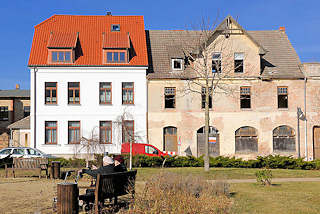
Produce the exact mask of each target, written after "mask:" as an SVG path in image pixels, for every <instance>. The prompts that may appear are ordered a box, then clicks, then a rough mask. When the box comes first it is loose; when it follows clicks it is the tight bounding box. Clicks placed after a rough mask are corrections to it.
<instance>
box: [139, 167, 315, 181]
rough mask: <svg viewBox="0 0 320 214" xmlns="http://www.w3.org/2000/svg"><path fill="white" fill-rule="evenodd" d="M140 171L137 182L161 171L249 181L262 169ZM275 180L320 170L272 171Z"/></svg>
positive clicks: (168, 169)
mask: <svg viewBox="0 0 320 214" xmlns="http://www.w3.org/2000/svg"><path fill="white" fill-rule="evenodd" d="M136 169H137V170H138V176H137V180H145V179H147V178H148V177H150V176H151V175H153V174H156V173H159V172H161V171H166V172H175V173H179V174H182V175H190V174H191V175H200V176H203V177H204V178H206V179H209V180H210V179H248V178H253V179H254V178H256V176H255V172H256V171H258V170H260V169H244V168H210V171H209V172H204V170H203V168H202V167H193V168H192V167H185V168H164V169H162V168H136ZM272 176H273V178H303V177H310V178H311V177H320V170H291V169H272Z"/></svg>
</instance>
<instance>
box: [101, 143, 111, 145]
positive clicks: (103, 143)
mask: <svg viewBox="0 0 320 214" xmlns="http://www.w3.org/2000/svg"><path fill="white" fill-rule="evenodd" d="M100 145H112V143H100Z"/></svg>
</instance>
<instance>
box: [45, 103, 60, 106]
mask: <svg viewBox="0 0 320 214" xmlns="http://www.w3.org/2000/svg"><path fill="white" fill-rule="evenodd" d="M45 105H46V106H57V105H58V103H45Z"/></svg>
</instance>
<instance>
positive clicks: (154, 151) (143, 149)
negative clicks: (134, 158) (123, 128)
mask: <svg viewBox="0 0 320 214" xmlns="http://www.w3.org/2000/svg"><path fill="white" fill-rule="evenodd" d="M129 152H130V143H123V144H122V145H121V154H128V153H129ZM132 154H133V155H138V154H144V155H148V156H159V157H160V156H168V154H165V153H163V152H162V151H160V150H159V149H158V148H157V147H155V146H153V145H150V144H145V143H132Z"/></svg>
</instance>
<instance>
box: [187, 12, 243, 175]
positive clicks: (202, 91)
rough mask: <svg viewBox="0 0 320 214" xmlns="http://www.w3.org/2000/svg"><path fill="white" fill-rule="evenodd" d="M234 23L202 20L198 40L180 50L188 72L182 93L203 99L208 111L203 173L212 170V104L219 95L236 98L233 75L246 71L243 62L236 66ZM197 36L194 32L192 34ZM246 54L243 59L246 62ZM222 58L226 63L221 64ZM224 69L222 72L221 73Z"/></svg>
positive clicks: (206, 113) (227, 20) (195, 39)
mask: <svg viewBox="0 0 320 214" xmlns="http://www.w3.org/2000/svg"><path fill="white" fill-rule="evenodd" d="M232 22H233V19H232V18H231V17H227V18H226V19H225V20H224V21H223V22H222V23H221V24H220V25H219V26H216V24H215V23H216V22H214V23H212V24H210V23H209V22H208V21H205V20H204V19H203V20H202V22H201V24H200V30H198V31H197V35H198V36H197V37H196V38H194V37H193V41H192V42H190V41H189V42H184V43H182V44H181V49H182V50H183V53H184V55H185V71H186V72H184V73H182V74H181V78H183V79H184V80H186V82H187V84H186V87H185V88H184V89H183V93H187V94H189V93H196V94H199V95H201V96H204V97H205V99H204V107H205V111H204V114H205V154H204V170H205V171H208V170H209V127H210V114H212V111H209V109H210V108H209V105H210V100H212V99H213V97H214V96H215V95H216V94H218V93H222V94H226V95H230V96H234V95H235V92H236V89H235V87H234V86H232V84H230V83H231V82H230V80H231V78H232V76H233V73H234V72H235V71H236V70H237V69H240V68H241V67H243V61H244V60H242V62H241V61H240V60H239V62H238V63H236V62H235V60H234V59H235V57H236V56H235V53H234V48H235V47H234V46H235V45H236V44H235V42H234V40H232V38H231V36H232V33H234V29H233V27H234V26H232ZM193 33H194V32H193ZM244 52H245V51H243V54H242V56H241V57H242V59H244V58H245V56H244ZM222 58H223V60H222ZM222 68H223V69H222Z"/></svg>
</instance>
